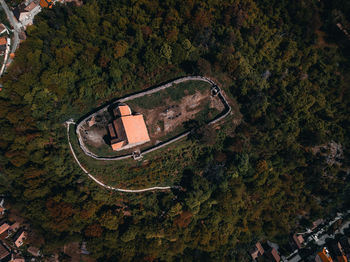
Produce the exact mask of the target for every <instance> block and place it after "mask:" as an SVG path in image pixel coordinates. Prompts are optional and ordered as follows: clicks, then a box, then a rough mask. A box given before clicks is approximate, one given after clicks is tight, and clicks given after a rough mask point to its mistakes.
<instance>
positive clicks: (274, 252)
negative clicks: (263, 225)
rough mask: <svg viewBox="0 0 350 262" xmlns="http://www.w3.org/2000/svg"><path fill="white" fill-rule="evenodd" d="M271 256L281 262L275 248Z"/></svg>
mask: <svg viewBox="0 0 350 262" xmlns="http://www.w3.org/2000/svg"><path fill="white" fill-rule="evenodd" d="M271 255H272V256H273V258H274V259H275V261H276V262H280V260H281V258H280V256H279V255H278V252H277V250H276V249H275V248H272V250H271Z"/></svg>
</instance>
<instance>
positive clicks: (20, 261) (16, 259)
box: [10, 254, 25, 262]
mask: <svg viewBox="0 0 350 262" xmlns="http://www.w3.org/2000/svg"><path fill="white" fill-rule="evenodd" d="M10 262H25V260H24V258H23V257H22V256H21V255H19V254H12V257H11V260H10Z"/></svg>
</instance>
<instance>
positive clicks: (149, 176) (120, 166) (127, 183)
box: [70, 128, 201, 189]
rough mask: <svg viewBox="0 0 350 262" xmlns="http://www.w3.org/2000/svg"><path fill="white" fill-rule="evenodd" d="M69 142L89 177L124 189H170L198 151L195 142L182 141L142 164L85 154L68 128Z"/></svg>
mask: <svg viewBox="0 0 350 262" xmlns="http://www.w3.org/2000/svg"><path fill="white" fill-rule="evenodd" d="M70 141H71V144H72V146H73V149H74V152H75V154H76V156H77V158H78V160H79V161H80V163H81V164H82V165H83V166H84V167H85V168H86V169H87V170H88V172H89V173H90V174H92V175H93V176H95V177H96V178H97V179H99V180H101V181H103V182H104V183H105V184H107V185H110V186H114V187H119V188H127V189H140V188H146V187H153V186H172V185H174V184H175V183H176V182H178V181H179V180H180V179H181V174H182V172H183V170H184V168H186V167H188V166H191V165H193V164H194V163H195V160H196V159H197V157H198V155H199V154H200V152H201V146H200V145H198V144H197V143H193V142H191V141H189V140H181V141H178V142H175V143H174V144H172V145H169V146H168V147H165V148H162V149H159V150H157V151H155V152H152V153H150V154H147V155H145V157H144V159H143V161H135V160H133V159H131V158H130V159H124V160H119V161H101V160H95V159H93V158H91V157H89V156H87V155H85V154H84V152H83V151H82V150H81V148H80V146H79V144H78V138H77V136H76V133H75V131H74V128H71V129H70ZM72 158H73V156H72ZM81 172H83V171H81ZM87 179H88V178H87ZM96 186H97V185H96Z"/></svg>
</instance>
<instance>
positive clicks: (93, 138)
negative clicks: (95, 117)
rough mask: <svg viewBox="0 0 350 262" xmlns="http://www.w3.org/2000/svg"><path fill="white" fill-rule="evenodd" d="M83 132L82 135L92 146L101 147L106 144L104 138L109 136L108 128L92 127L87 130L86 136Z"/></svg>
mask: <svg viewBox="0 0 350 262" xmlns="http://www.w3.org/2000/svg"><path fill="white" fill-rule="evenodd" d="M83 133H84V132H83V131H81V135H83V137H84V138H85V139H86V140H87V143H88V144H89V145H91V146H95V147H100V146H102V145H104V144H106V143H105V141H104V140H103V137H104V136H106V135H108V132H107V129H106V128H101V127H99V126H92V127H89V129H88V130H86V132H85V134H83Z"/></svg>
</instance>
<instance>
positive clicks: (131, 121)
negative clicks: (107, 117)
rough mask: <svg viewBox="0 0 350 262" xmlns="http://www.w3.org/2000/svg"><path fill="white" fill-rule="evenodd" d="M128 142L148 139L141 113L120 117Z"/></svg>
mask: <svg viewBox="0 0 350 262" xmlns="http://www.w3.org/2000/svg"><path fill="white" fill-rule="evenodd" d="M121 120H122V123H123V126H124V130H125V134H126V137H127V140H128V144H136V143H141V142H148V141H150V138H149V135H148V131H147V127H146V123H145V120H144V119H143V115H132V116H123V117H121Z"/></svg>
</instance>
